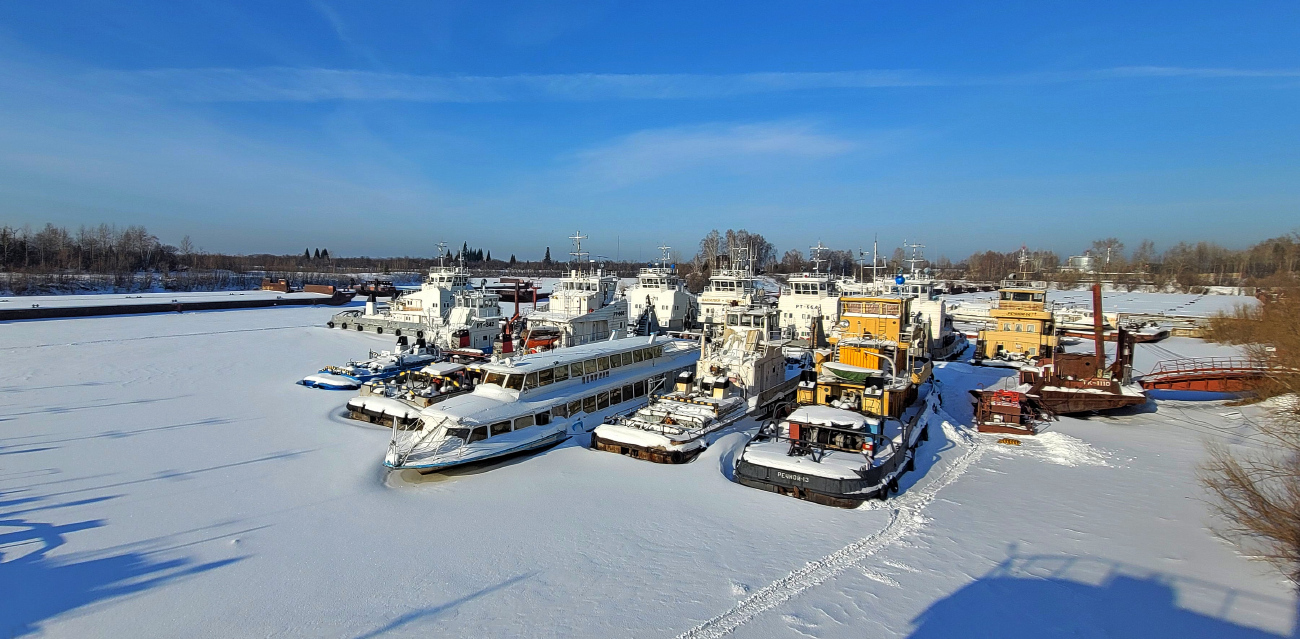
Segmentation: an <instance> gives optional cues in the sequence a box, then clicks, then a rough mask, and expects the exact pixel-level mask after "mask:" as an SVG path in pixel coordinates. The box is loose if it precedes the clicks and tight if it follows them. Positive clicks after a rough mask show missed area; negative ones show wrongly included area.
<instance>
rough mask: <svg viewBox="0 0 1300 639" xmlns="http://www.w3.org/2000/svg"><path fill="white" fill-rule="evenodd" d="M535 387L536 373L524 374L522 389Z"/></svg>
mask: <svg viewBox="0 0 1300 639" xmlns="http://www.w3.org/2000/svg"><path fill="white" fill-rule="evenodd" d="M530 388H537V373H529V374H527V375H525V376H524V390H528V389H530Z"/></svg>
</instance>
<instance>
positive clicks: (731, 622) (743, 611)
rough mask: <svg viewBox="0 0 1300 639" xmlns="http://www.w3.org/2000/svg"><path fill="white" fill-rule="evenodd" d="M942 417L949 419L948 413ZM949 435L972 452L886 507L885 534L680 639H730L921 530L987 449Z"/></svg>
mask: <svg viewBox="0 0 1300 639" xmlns="http://www.w3.org/2000/svg"><path fill="white" fill-rule="evenodd" d="M940 415H943V416H945V417H946V416H947V415H946V414H944V413H940ZM943 430H944V433H945V434H946V435H947V436H948V439H949V440H950V441H953V442H961V443H963V444H964V445H965V446H966V450H965V451H964V452H963V453H962V455H961V457H959V458H957V459H956V460H955V461H953V463H952V464H951V465H949V466H948V468H947V469H945V470H944V471H943V473H941V474H940V475H939V476H938V477H937V478H935V480H934V481H931V482H929V483H927V484H926V485H925V486H924V487H918V488H917V489H915V490H912V491H909V492H907V493H905V494H904V495H903V496H901V497H899V498H897V499H894V500H891V501H890V502H889V503H888V504H887V505H886V507H889V508H892V512H891V513H890V517H889V522H888V523H887V524H886V525H885V527H884V528H882V529H881V530H880V531H879V532H877V533H876V534H874V535H871V536H870V537H865V538H863V539H859V540H858V541H855V542H853V543H851V544H849V545H848V546H845V547H843V548H841V549H839V550H837V551H835V552H833V553H831V554H829V555H827V556H825V557H822V558H821V559H818V560H817V561H813V562H809V563H808V564H807V565H806V566H804V567H803V568H800V569H799V570H796V571H794V572H792V573H790V574H788V575H786V576H785V577H783V578H781V579H779V580H777V581H776V582H774V583H772V584H770V585H768V586H767V587H765V588H763V589H761V590H759V591H757V592H755V593H754V594H752V595H750V596H749V597H747V598H746V599H745V600H744V601H741V602H740V603H738V604H736V606H735V607H733V608H732V609H731V610H728V611H727V612H724V613H722V614H721V615H718V616H717V617H714V618H712V619H710V620H708V621H706V622H704V623H702V624H700V625H698V626H696V627H694V628H691V629H690V630H688V631H686V632H684V633H682V634H680V635H678V636H677V639H712V638H715V637H722V636H725V635H727V634H729V633H731V631H733V630H735V629H736V628H739V627H740V626H742V625H744V624H745V623H747V622H749V621H750V620H752V619H753V618H754V617H757V616H758V615H760V614H762V613H764V612H766V611H768V610H771V609H772V608H775V607H777V606H779V605H781V604H782V603H784V602H786V601H789V600H790V599H793V598H794V597H797V596H799V595H800V594H802V593H803V592H804V591H805V590H807V589H809V588H812V587H813V586H816V585H818V584H821V583H822V582H825V581H826V580H828V579H830V578H832V577H834V576H836V575H838V574H840V573H842V572H844V571H845V570H847V569H849V568H852V567H853V566H856V565H858V564H859V563H861V562H862V561H863V560H865V559H867V558H868V557H870V556H872V555H874V554H876V553H877V552H879V551H880V550H882V549H884V548H886V547H888V546H890V545H892V544H894V543H895V542H898V541H899V540H901V539H903V538H904V537H906V536H908V535H911V534H912V533H915V532H917V531H918V530H920V528H921V526H922V524H924V522H925V518H924V517H922V515H921V512H922V511H923V510H924V509H925V507H926V506H927V505H929V503H930V502H932V501H934V498H935V496H937V495H938V493H939V491H940V490H943V488H944V487H945V486H947V485H949V484H951V483H952V482H954V481H956V480H957V478H959V477H961V476H962V475H963V474H965V472H966V470H967V469H968V468H970V465H971V464H973V463H975V461H976V460H978V459H979V457H980V455H982V454H983V453H984V447H985V446H986V444H983V443H981V441H980V438H979V437H976V436H973V435H972V434H970V433H969V432H967V431H965V430H958V429H957V428H955V427H954V426H953V425H952V424H951V423H949V422H948V421H947V420H944V421H943Z"/></svg>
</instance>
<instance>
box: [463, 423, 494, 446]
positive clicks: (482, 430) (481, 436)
mask: <svg viewBox="0 0 1300 639" xmlns="http://www.w3.org/2000/svg"><path fill="white" fill-rule="evenodd" d="M487 428H488V427H487V426H475V427H474V429H473V430H471V431H470V432H469V439H467V440H465V441H466V443H470V444H473V443H474V442H481V441H483V440H485V439H487V438H488V430H487Z"/></svg>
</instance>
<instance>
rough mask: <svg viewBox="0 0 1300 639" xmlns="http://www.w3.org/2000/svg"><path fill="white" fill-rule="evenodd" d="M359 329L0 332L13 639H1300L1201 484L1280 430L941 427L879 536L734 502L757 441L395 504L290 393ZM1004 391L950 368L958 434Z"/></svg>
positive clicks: (345, 437) (221, 316)
mask: <svg viewBox="0 0 1300 639" xmlns="http://www.w3.org/2000/svg"><path fill="white" fill-rule="evenodd" d="M336 310H337V309H327V308H308V307H302V308H277V309H266V310H256V311H226V312H207V313H185V314H167V315H145V316H131V317H104V318H87V319H67V320H50V321H33V322H18V323H9V324H0V361H3V362H4V365H3V366H2V367H0V492H2V493H3V495H0V553H3V554H2V557H0V592H2V593H3V596H0V635H3V634H12V635H19V636H22V635H27V634H31V635H41V636H50V637H65V636H66V637H86V636H108V637H175V636H207V637H243V636H259V637H266V636H275V637H322V636H324V637H376V636H409V635H415V634H418V635H421V636H446V637H470V636H473V637H491V636H503V637H504V636H530V637H593V638H595V637H622V636H636V637H675V636H678V635H682V634H683V633H687V634H688V636H696V637H716V636H723V635H727V636H735V637H802V636H814V637H855V638H856V637H907V636H911V637H946V636H955V635H962V636H989V637H1009V636H1012V637H1018V636H1023V637H1043V636H1083V637H1102V636H1106V637H1150V636H1178V637H1192V636H1206V637H1210V636H1213V637H1218V638H1223V637H1228V638H1235V637H1251V638H1254V637H1289V636H1294V633H1295V632H1296V631H1295V630H1294V629H1293V624H1294V615H1295V611H1296V605H1295V602H1294V600H1293V599H1292V598H1291V595H1290V594H1289V592H1288V590H1287V588H1286V587H1285V585H1284V584H1283V583H1282V581H1281V580H1280V578H1278V577H1276V576H1275V575H1274V574H1273V573H1271V572H1269V571H1268V569H1267V568H1266V567H1264V566H1262V565H1259V564H1255V563H1252V562H1248V561H1246V560H1245V559H1243V558H1241V557H1240V556H1238V555H1237V554H1236V553H1234V552H1233V550H1232V549H1231V547H1229V546H1227V545H1225V544H1224V543H1222V542H1221V541H1218V540H1217V539H1216V538H1214V537H1213V536H1212V535H1211V534H1210V533H1209V531H1208V530H1207V528H1206V526H1207V524H1209V523H1211V521H1212V519H1211V517H1210V515H1209V513H1208V509H1207V507H1206V505H1205V504H1204V502H1202V501H1201V500H1200V499H1201V497H1202V493H1201V492H1200V490H1199V488H1198V487H1197V484H1196V483H1195V479H1194V472H1195V465H1196V464H1197V462H1198V461H1199V460H1200V459H1201V458H1202V457H1203V455H1204V442H1205V441H1206V440H1218V441H1229V440H1232V441H1245V442H1249V441H1250V440H1249V439H1243V438H1247V437H1250V436H1251V435H1252V432H1253V428H1252V425H1251V420H1253V419H1255V418H1257V417H1258V415H1257V413H1256V412H1255V411H1254V410H1252V409H1244V410H1243V409H1237V408H1229V407H1225V406H1223V405H1221V404H1163V403H1162V404H1161V405H1160V406H1159V410H1158V411H1155V412H1142V411H1135V412H1133V413H1131V414H1127V415H1122V416H1117V417H1107V418H1093V419H1088V420H1075V419H1065V420H1062V421H1061V422H1057V423H1056V424H1054V425H1053V426H1052V428H1051V432H1050V433H1048V434H1047V435H1044V436H1040V437H1039V438H1037V439H1034V440H1026V441H1025V443H1024V445H1023V446H1021V447H1019V448H1011V447H1007V446H1002V445H999V444H996V443H995V440H996V438H989V437H984V436H971V435H969V434H968V433H966V432H965V431H964V430H961V429H960V428H946V429H945V428H932V429H931V433H932V437H931V439H930V441H929V443H928V444H927V445H926V446H925V448H923V449H922V454H921V456H920V459H919V460H918V472H916V473H913V474H911V475H910V476H909V478H908V481H907V485H906V486H905V490H904V493H903V494H902V496H901V497H899V498H898V499H896V500H891V501H890V502H886V503H885V504H884V505H883V506H882V505H879V504H874V503H873V504H869V505H868V507H865V508H863V509H858V510H839V509H834V508H829V507H824V506H819V505H816V504H812V503H807V502H803V501H798V500H795V499H790V498H785V497H780V496H777V495H773V494H770V493H765V492H762V491H757V490H753V489H749V488H745V487H742V486H740V485H738V484H734V483H732V482H730V481H729V480H728V479H727V477H726V474H725V471H726V469H727V467H728V466H729V464H730V460H731V455H732V453H733V451H734V448H735V447H736V446H737V445H739V444H740V443H741V441H742V440H741V436H740V435H733V436H729V437H728V438H725V439H723V440H722V441H721V442H720V443H719V444H718V445H715V446H714V447H713V448H711V449H709V450H708V451H706V452H705V453H704V454H703V455H702V456H701V457H700V458H699V459H697V460H696V461H695V462H693V463H691V464H688V465H685V466H660V465H655V464H651V463H647V462H643V461H637V460H633V459H629V458H624V457H619V456H616V455H611V454H608V453H603V452H596V451H592V450H589V449H586V448H583V447H581V446H579V445H577V442H572V443H570V444H566V445H561V446H559V447H556V448H553V449H551V450H549V451H546V452H544V453H542V454H539V455H534V456H531V457H524V458H519V459H516V460H513V461H511V462H508V463H505V464H500V465H497V466H494V467H489V468H479V469H474V470H473V471H470V472H462V473H459V474H456V475H454V476H445V475H433V476H429V477H425V478H422V479H419V478H418V476H416V478H412V477H408V476H397V475H394V476H391V477H390V476H386V475H385V473H384V472H383V470H382V468H381V465H380V460H381V458H382V455H383V452H384V448H385V445H386V442H387V439H388V433H387V431H385V430H382V429H379V428H376V427H373V426H370V425H365V424H360V423H358V422H353V421H350V420H347V419H344V418H342V417H341V416H340V412H341V408H342V405H343V403H344V402H345V401H346V400H347V398H348V397H349V394H348V393H340V392H330V391H319V390H311V389H306V388H303V387H300V386H296V385H294V384H293V382H294V381H296V380H297V379H299V378H300V377H302V375H304V374H306V373H310V372H314V371H315V370H317V369H318V368H320V367H321V366H322V365H325V364H331V363H340V362H342V361H345V360H347V359H348V358H350V357H356V356H361V355H364V354H365V353H366V351H367V350H368V349H371V348H382V347H387V346H388V345H389V341H388V339H387V338H386V337H384V338H381V337H379V336H375V335H369V334H358V333H356V332H351V331H349V332H345V331H337V330H329V329H326V328H323V327H322V326H321V325H322V324H323V323H324V322H325V321H326V320H327V319H328V318H329V317H330V315H331V314H332V313H334V312H335V311H336ZM1166 346H1169V347H1170V348H1173V349H1174V350H1176V351H1178V352H1180V353H1182V352H1184V351H1188V353H1187V354H1193V355H1194V354H1196V353H1195V352H1194V351H1195V350H1196V349H1197V348H1198V347H1199V346H1202V345H1199V344H1198V343H1196V342H1191V341H1190V340H1189V341H1188V342H1186V343H1176V344H1170V343H1166ZM1002 374H1005V373H1004V372H1001V371H997V370H989V369H976V370H972V369H971V367H969V366H967V365H964V364H953V365H950V366H948V367H946V368H944V369H941V370H940V371H939V376H940V378H941V379H942V380H944V382H945V391H944V408H945V410H946V411H947V413H946V414H945V415H944V418H946V419H948V420H949V421H950V422H951V423H953V424H957V425H960V424H961V423H963V422H965V421H968V420H969V417H970V405H969V399H968V395H967V393H966V390H967V389H968V388H971V387H973V386H974V385H975V384H976V383H984V384H988V383H990V382H991V381H994V380H995V379H996V377H997V376H999V375H1002ZM809 562H812V563H811V564H810V563H809ZM1069 630H1076V631H1077V632H1068V631H1069Z"/></svg>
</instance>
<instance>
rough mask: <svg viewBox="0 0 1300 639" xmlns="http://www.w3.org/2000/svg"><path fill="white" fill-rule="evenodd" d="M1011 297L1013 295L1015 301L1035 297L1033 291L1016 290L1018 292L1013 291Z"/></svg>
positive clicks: (1025, 300)
mask: <svg viewBox="0 0 1300 639" xmlns="http://www.w3.org/2000/svg"><path fill="white" fill-rule="evenodd" d="M1011 297H1012V299H1013V300H1015V301H1017V302H1029V301H1032V300H1033V299H1034V294H1033V293H1020V292H1016V293H1012V294H1011Z"/></svg>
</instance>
